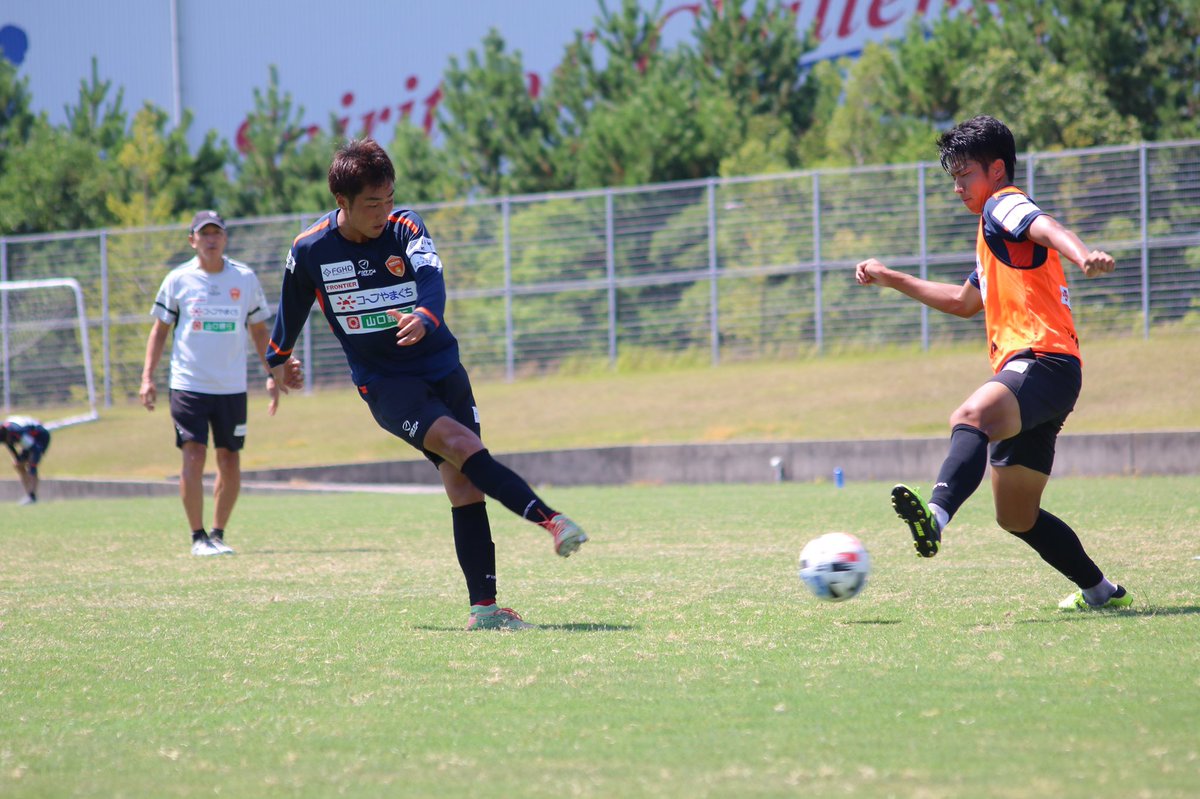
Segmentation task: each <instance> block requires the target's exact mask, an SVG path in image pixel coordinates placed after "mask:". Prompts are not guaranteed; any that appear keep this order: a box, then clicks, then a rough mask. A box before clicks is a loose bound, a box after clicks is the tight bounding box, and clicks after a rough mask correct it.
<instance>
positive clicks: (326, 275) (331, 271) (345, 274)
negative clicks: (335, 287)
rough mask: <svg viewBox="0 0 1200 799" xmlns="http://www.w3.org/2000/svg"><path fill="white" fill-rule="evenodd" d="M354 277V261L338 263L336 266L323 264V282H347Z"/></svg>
mask: <svg viewBox="0 0 1200 799" xmlns="http://www.w3.org/2000/svg"><path fill="white" fill-rule="evenodd" d="M351 277H354V262H353V261H338V262H337V263H335V264H321V280H322V282H325V283H328V282H330V281H332V280H345V279H346V278H351Z"/></svg>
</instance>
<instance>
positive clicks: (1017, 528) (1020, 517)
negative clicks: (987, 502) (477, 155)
mask: <svg viewBox="0 0 1200 799" xmlns="http://www.w3.org/2000/svg"><path fill="white" fill-rule="evenodd" d="M1036 523H1037V512H1036V511H1035V512H1034V513H1033V515H1030V514H1028V513H1025V512H1020V513H1013V512H1008V513H1001V512H999V511H997V512H996V524H998V525H1000V529H1002V530H1007V531H1008V532H1010V533H1012V534H1013V535H1025V534H1026V533H1028V532H1029V531H1030V530H1032V529H1033V525H1035V524H1036Z"/></svg>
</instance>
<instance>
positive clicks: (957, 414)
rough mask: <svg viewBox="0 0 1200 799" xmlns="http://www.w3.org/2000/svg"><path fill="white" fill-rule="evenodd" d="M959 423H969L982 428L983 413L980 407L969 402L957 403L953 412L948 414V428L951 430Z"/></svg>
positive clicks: (979, 428) (978, 428)
mask: <svg viewBox="0 0 1200 799" xmlns="http://www.w3.org/2000/svg"><path fill="white" fill-rule="evenodd" d="M960 424H965V425H970V426H971V427H974V428H976V429H977V430H983V413H982V411H981V409H980V408H979V407H978V406H977V405H974V404H972V403H969V402H964V403H963V404H962V405H959V406H958V408H956V409H955V411H954V413H952V414H950V429H951V430H953V429H954V428H956V427H958V426H959V425H960ZM985 432H986V431H985Z"/></svg>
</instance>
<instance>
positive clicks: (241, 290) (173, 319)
mask: <svg viewBox="0 0 1200 799" xmlns="http://www.w3.org/2000/svg"><path fill="white" fill-rule="evenodd" d="M227 242H228V236H227V234H226V232H225V220H223V219H222V218H221V217H220V215H219V214H217V212H216V211H201V212H199V213H198V214H196V216H195V217H194V218H193V219H192V224H191V228H190V229H189V232H188V243H189V244H191V246H192V249H194V250H195V251H196V257H195V258H192V259H190V260H188V261H186V262H185V263H182V264H180V265H179V266H177V267H176V268H175V269H172V270H171V271H170V272H169V273H168V274H167V276H166V277H165V278H164V279H163V282H162V286H161V287H159V289H158V296H157V297H155V298H154V307H153V309H151V311H150V313H151V315H152V316H153V317H154V326H153V327H152V328H151V329H150V337H149V340H147V342H146V362H145V365H144V367H143V369H142V387H141V390H140V392H139V394H140V395H141V399H142V404H143V405H144V406H146V409H147V410H150V411H153V410H154V403H155V400H156V399H157V397H158V392H157V389H156V388H155V386H154V370H155V368H156V367H157V366H158V361H159V359H160V358H161V357H162V352H163V346H164V345H165V344H166V341H167V336H168V335H169V334H170V333H171V331H172V327H174V338H173V345H172V350H171V379H170V397H171V419H172V420H173V421H174V423H175V446H177V447H179V448H180V450H181V451H182V452H183V472H182V474H181V475H180V480H179V496H180V499H182V500H183V509H184V512H185V513H186V514H187V521H188V524H189V525H190V526H191V529H192V554H193V555H224V554H231V553H232V552H233V549H231V548H230V547H229V546H228V545H227V544H226V543H225V525H227V524H228V523H229V516H230V514H231V513H232V512H233V506H234V504H235V503H236V502H237V498H238V492H239V491H240V490H241V483H242V476H241V456H240V454H239V451H240V450H241V448H242V444H243V443H244V442H245V438H246V334H247V333H249V335H250V338H251V339H253V341H254V347H255V349H257V350H258V360H259V362H260V363H261V364H262V368H263V370H264V372H266V373H267V374H268V375H269V374H270V369H268V368H267V365H266V362H265V360H264V358H265V356H266V352H267V341H268V339H269V337H270V331H269V330H268V329H267V324H266V323H267V320H268V319H270V318H271V316H272V312H271V309H270V308H269V307H268V306H267V302H266V298H265V297H264V296H263V290H262V286H261V285H260V284H259V282H258V277H257V276H256V275H255V274H254V272H253V271H252V270H251V269H250V268H249V267H248V266H246V265H245V264H241V263H238V262H237V261H232V260H230V259H229V258H227V257H225V245H226V243H227ZM267 391H268V392H269V393H270V395H271V402H270V405H269V406H268V408H267V413H269V414H271V415H274V413H275V408H276V406H277V404H278V402H279V387H278V386H276V385H275V381H274V380H273V379H272V378H271V377H269V376H268V377H267ZM210 425H211V427H212V436H213V445H214V446H215V447H216V450H217V482H216V486H215V488H214V490H213V505H214V508H213V519H212V529H211V531H206V530H205V529H204V487H203V484H202V478H203V475H204V462H205V459H206V457H207V454H208V430H209V427H210Z"/></svg>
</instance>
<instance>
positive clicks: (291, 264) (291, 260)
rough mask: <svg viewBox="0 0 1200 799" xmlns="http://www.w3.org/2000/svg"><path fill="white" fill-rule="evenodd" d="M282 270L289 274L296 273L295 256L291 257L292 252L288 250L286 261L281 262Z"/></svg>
mask: <svg viewBox="0 0 1200 799" xmlns="http://www.w3.org/2000/svg"><path fill="white" fill-rule="evenodd" d="M283 268H284V269H286V270H288V271H289V272H295V271H296V256H294V255H292V251H291V250H288V257H287V260H286V261H284V262H283Z"/></svg>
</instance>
